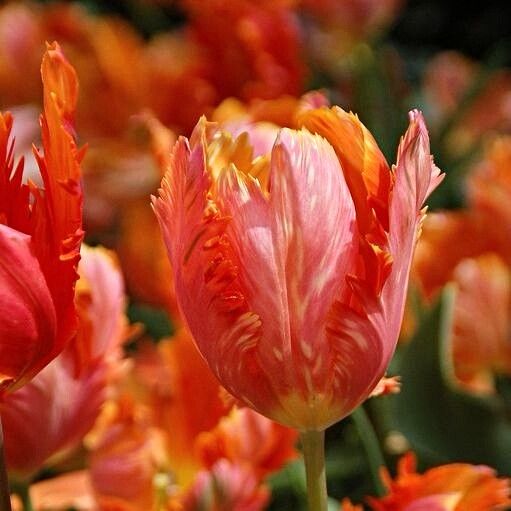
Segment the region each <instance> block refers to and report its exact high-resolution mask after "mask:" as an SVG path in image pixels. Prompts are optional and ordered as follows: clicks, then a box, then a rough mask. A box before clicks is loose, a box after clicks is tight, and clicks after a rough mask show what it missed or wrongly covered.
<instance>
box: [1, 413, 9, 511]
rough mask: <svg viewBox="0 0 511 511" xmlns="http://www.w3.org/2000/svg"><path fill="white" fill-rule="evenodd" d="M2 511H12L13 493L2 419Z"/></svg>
mask: <svg viewBox="0 0 511 511" xmlns="http://www.w3.org/2000/svg"><path fill="white" fill-rule="evenodd" d="M0 511H11V492H10V490H9V480H8V478H7V466H6V464H5V455H4V433H3V429H2V420H1V418H0Z"/></svg>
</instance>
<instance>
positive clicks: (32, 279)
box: [0, 43, 83, 509]
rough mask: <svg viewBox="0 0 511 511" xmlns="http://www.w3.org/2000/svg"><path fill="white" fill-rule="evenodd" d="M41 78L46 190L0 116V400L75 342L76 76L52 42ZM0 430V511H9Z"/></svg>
mask: <svg viewBox="0 0 511 511" xmlns="http://www.w3.org/2000/svg"><path fill="white" fill-rule="evenodd" d="M41 74H42V78H43V85H44V115H43V116H41V120H40V124H41V135H42V145H43V151H42V152H39V151H38V150H36V149H35V150H34V155H35V158H36V160H37V163H38V166H39V170H40V173H41V177H42V181H43V184H44V190H42V189H39V188H38V187H37V186H36V185H35V184H34V183H33V182H31V181H29V182H28V184H24V183H23V162H22V161H21V162H20V163H18V164H15V162H14V156H13V142H12V141H11V130H12V124H13V118H12V115H11V114H9V113H5V114H0V401H2V400H4V398H5V396H6V395H7V393H8V392H12V391H14V390H16V389H18V388H20V387H21V386H23V385H24V384H26V383H27V382H28V381H30V379H32V378H33V377H34V376H35V375H36V374H37V373H38V372H39V371H41V369H43V368H44V367H45V366H46V365H47V364H48V363H49V362H51V360H53V359H54V358H55V357H56V356H57V355H58V354H59V353H60V352H62V350H63V349H64V347H65V346H66V344H67V343H68V342H69V340H70V339H71V338H72V337H73V336H74V335H75V333H76V328H77V315H76V310H75V305H74V287H75V282H76V280H77V278H78V275H77V272H76V268H77V265H78V260H79V258H80V243H81V240H82V237H83V231H82V215H81V212H82V192H81V187H80V183H79V181H80V161H81V158H82V156H83V153H82V152H80V151H78V149H77V147H76V144H75V141H74V138H73V114H74V110H75V107H76V100H77V89H78V83H77V78H76V74H75V72H74V69H73V68H72V67H71V65H70V64H69V63H68V62H67V61H66V59H65V57H64V55H63V54H62V52H61V50H60V48H59V47H58V45H57V44H56V43H55V44H53V45H50V46H48V48H47V51H46V53H45V55H44V58H43V62H42V67H41ZM4 474H5V471H4V463H3V435H2V434H1V427H0V495H1V499H2V500H1V502H0V507H2V509H10V503H9V502H8V496H9V492H8V490H7V480H6V477H5V476H4Z"/></svg>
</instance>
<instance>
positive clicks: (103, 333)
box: [0, 245, 127, 480]
mask: <svg viewBox="0 0 511 511" xmlns="http://www.w3.org/2000/svg"><path fill="white" fill-rule="evenodd" d="M79 274H80V276H81V278H80V281H79V285H78V286H77V290H76V297H75V303H76V304H77V310H78V314H79V318H80V329H79V332H78V335H77V336H76V339H75V340H73V342H71V343H69V345H68V346H67V348H66V349H65V350H64V351H63V352H62V353H61V354H60V355H59V356H58V357H57V358H55V359H54V360H52V362H50V363H49V364H48V365H47V366H46V367H45V368H44V369H43V370H42V371H41V372H40V373H39V374H37V375H36V376H35V377H34V378H33V379H32V380H31V381H30V382H28V383H27V384H26V385H24V386H23V388H21V389H19V390H17V391H16V392H12V393H9V394H8V395H7V396H5V398H4V400H3V402H1V403H0V413H1V415H2V423H3V429H4V439H5V453H6V459H7V465H8V467H9V471H10V472H11V473H14V472H16V474H17V475H18V476H23V479H25V480H26V479H27V476H29V475H30V474H32V473H35V472H36V471H37V470H39V469H41V467H43V465H44V464H46V463H48V461H52V460H57V459H60V458H61V457H62V455H65V454H67V453H68V452H69V451H71V450H73V449H74V448H75V447H76V446H77V445H78V444H79V443H80V441H81V439H82V438H83V436H84V435H85V434H86V433H87V432H88V431H89V429H91V427H92V426H93V424H94V422H95V420H96V417H97V416H98V415H99V413H100V410H101V407H102V405H103V403H104V402H105V401H106V397H107V395H106V394H107V389H108V384H109V383H110V382H111V380H112V378H111V376H112V375H114V376H115V372H116V369H117V367H118V366H119V359H120V355H121V350H120V345H121V342H122V341H123V340H124V337H125V334H126V330H127V329H126V318H125V316H124V292H123V291H124V288H123V280H122V276H121V273H120V270H119V268H118V266H117V264H116V260H115V258H114V257H113V255H112V253H111V252H109V251H107V250H106V249H104V248H102V247H96V248H89V247H87V246H85V245H84V246H82V259H81V261H80V265H79ZM76 345H78V346H76ZM77 347H79V349H77ZM76 351H79V352H80V360H81V362H82V363H81V367H80V372H79V373H78V374H76V370H75V360H76V358H77V354H76Z"/></svg>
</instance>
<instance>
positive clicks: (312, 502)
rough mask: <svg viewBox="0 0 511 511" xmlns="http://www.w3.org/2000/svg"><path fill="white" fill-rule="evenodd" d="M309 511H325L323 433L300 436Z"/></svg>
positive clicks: (313, 432) (307, 432) (326, 498)
mask: <svg viewBox="0 0 511 511" xmlns="http://www.w3.org/2000/svg"><path fill="white" fill-rule="evenodd" d="M300 440H301V443H302V449H303V457H304V461H305V476H306V479H307V499H308V502H309V511H327V506H328V502H327V501H328V497H327V491H326V474H325V432H324V431H304V432H302V433H301V434H300Z"/></svg>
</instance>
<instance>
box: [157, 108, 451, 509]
mask: <svg viewBox="0 0 511 511" xmlns="http://www.w3.org/2000/svg"><path fill="white" fill-rule="evenodd" d="M298 123H299V124H300V125H301V126H302V129H300V130H291V129H286V128H284V129H282V130H281V131H280V132H279V133H278V135H277V137H276V140H275V143H274V146H273V148H272V150H271V153H270V154H268V155H263V156H259V157H258V158H257V159H256V160H254V161H253V162H252V163H250V158H248V157H247V155H250V151H251V148H250V144H249V140H250V139H249V137H247V136H243V135H241V136H240V137H239V138H238V139H236V140H234V139H233V138H232V137H231V136H230V135H229V134H228V133H225V132H222V130H221V128H220V127H219V126H216V125H214V124H208V123H207V122H205V121H204V120H202V121H201V122H200V123H199V124H198V126H197V127H196V129H195V130H194V133H193V134H192V136H191V138H190V141H188V140H187V139H185V138H180V139H179V140H178V142H177V143H176V145H175V146H174V149H173V153H172V159H171V162H170V167H169V169H168V172H167V173H166V175H165V177H164V178H163V181H162V186H161V189H160V191H159V197H158V198H153V207H154V210H155V212H156V215H157V217H158V220H159V223H160V227H161V230H162V233H163V237H164V239H165V242H166V245H167V250H168V254H169V259H170V262H171V265H172V268H173V274H174V282H175V286H176V297H177V301H178V303H179V306H180V308H181V310H182V313H183V315H184V318H185V320H186V322H187V324H188V327H189V329H190V331H191V333H192V335H193V337H194V339H195V341H196V343H197V346H198V348H199V350H200V351H201V352H202V354H203V356H204V358H205V359H206V361H207V362H208V364H209V366H210V368H211V369H212V371H213V372H214V373H215V375H216V376H217V378H218V379H219V380H220V382H221V383H222V384H223V385H224V386H225V388H226V389H227V390H228V391H229V392H230V393H232V394H233V395H234V396H235V397H236V398H237V399H238V400H239V401H240V402H241V403H243V404H245V405H247V406H249V407H251V408H253V409H255V410H256V411H258V412H260V413H262V414H263V415H265V416H267V417H269V418H271V419H273V420H275V421H277V422H280V423H281V424H284V425H287V426H291V427H294V428H297V429H298V430H300V431H301V433H302V443H303V445H304V451H305V457H306V466H307V467H308V468H307V471H308V474H307V475H308V479H309V481H312V480H316V479H317V481H319V482H318V484H317V485H316V487H315V488H314V489H311V488H309V496H310V495H311V494H312V493H316V497H314V498H313V499H311V497H310V504H311V507H312V508H314V509H326V507H324V506H326V489H325V488H324V472H323V473H322V468H321V466H322V463H321V462H320V461H318V460H315V461H313V462H310V463H307V458H310V459H312V458H314V457H315V456H317V455H316V454H314V453H317V452H318V449H319V450H322V442H323V434H324V430H325V428H326V427H328V426H329V425H331V424H333V423H335V422H337V421H338V420H340V419H342V418H343V417H345V416H346V415H348V414H349V413H350V412H351V411H352V410H353V409H354V408H355V407H357V406H358V405H359V404H360V403H361V402H362V401H363V400H365V399H366V398H367V397H368V396H369V394H370V393H371V391H372V390H373V389H374V388H375V386H376V385H377V384H378V382H379V380H380V379H381V378H382V376H383V375H384V372H385V370H386V368H387V365H388V363H389V361H390V358H391V356H392V354H393V351H394V348H395V345H396V341H397V337H398V333H399V328H400V324H401V319H402V315H403V307H404V299H405V295H406V288H407V283H408V274H409V269H410V263H411V258H412V254H413V249H414V247H415V244H416V241H417V237H418V233H419V231H420V226H421V223H422V219H423V217H424V210H423V209H422V206H423V203H424V201H425V199H426V198H427V196H428V195H429V193H430V192H431V191H432V190H433V189H434V188H435V187H436V186H437V185H438V183H439V182H440V181H441V178H442V176H441V174H440V171H439V169H438V168H437V167H436V166H435V165H434V164H433V161H432V157H431V156H430V154H429V138H428V134H427V130H426V127H425V124H424V121H423V118H422V115H421V114H420V113H419V112H417V111H413V112H411V113H410V126H409V128H408V131H407V132H406V134H405V135H404V137H403V139H402V140H401V143H400V145H399V148H398V154H397V163H396V165H395V166H394V167H393V168H392V169H391V168H389V166H388V165H387V163H386V161H385V158H384V157H383V155H382V153H381V152H380V150H379V149H378V147H377V145H376V142H375V141H374V139H373V137H372V136H371V134H370V133H369V132H368V130H367V129H366V128H365V127H364V126H363V125H362V124H361V123H360V121H359V120H358V118H357V117H356V116H354V115H353V114H347V113H346V112H344V111H343V110H341V109H340V108H337V107H334V108H327V107H320V108H316V109H314V108H312V107H311V108H310V109H308V110H307V109H305V110H304V111H303V112H301V114H300V115H299V118H298ZM247 162H248V163H247ZM253 174H257V176H258V178H255V177H254V176H253ZM261 183H262V184H261ZM266 183H267V184H266ZM320 447H321V449H320ZM309 469H310V470H311V471H312V472H311V473H309ZM321 479H323V482H321ZM321 488H323V489H321ZM318 492H319V493H318ZM314 499H316V500H314Z"/></svg>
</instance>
